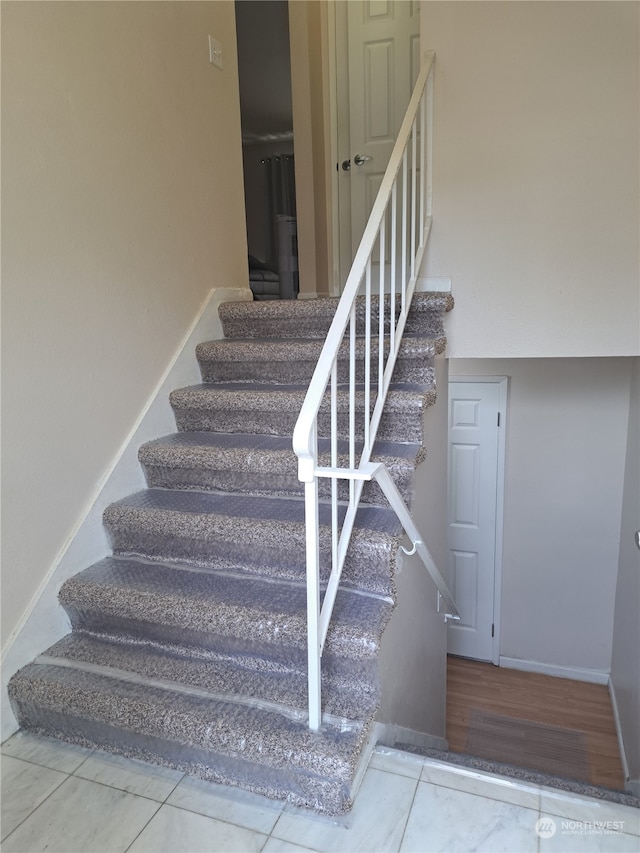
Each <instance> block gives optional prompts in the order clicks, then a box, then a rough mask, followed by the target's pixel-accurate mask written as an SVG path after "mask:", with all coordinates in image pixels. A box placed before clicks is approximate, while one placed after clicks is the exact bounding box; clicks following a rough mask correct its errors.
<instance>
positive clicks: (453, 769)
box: [420, 758, 540, 810]
mask: <svg viewBox="0 0 640 853" xmlns="http://www.w3.org/2000/svg"><path fill="white" fill-rule="evenodd" d="M420 778H421V781H422V782H431V783H432V784H433V785H442V786H443V787H445V788H452V789H453V790H456V791H465V792H466V793H467V794H477V795H478V796H481V797H489V798H490V799H492V800H499V801H500V802H503V803H511V805H514V806H522V807H523V808H526V809H536V810H537V809H539V808H540V787H539V786H538V785H530V784H527V783H523V782H518V780H516V779H508V778H507V777H505V776H497V775H495V774H492V773H482V772H479V771H477V770H473V769H471V768H469V767H459V766H458V765H456V764H447V762H445V761H437V760H435V759H434V760H432V759H428V758H427V759H426V760H425V762H424V768H423V770H422V776H421V777H420Z"/></svg>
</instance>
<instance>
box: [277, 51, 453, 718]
mask: <svg viewBox="0 0 640 853" xmlns="http://www.w3.org/2000/svg"><path fill="white" fill-rule="evenodd" d="M434 60H435V53H434V52H433V51H432V52H429V53H427V54H425V56H424V61H423V63H422V67H421V68H420V72H419V74H418V79H417V81H416V85H415V88H414V91H413V94H412V96H411V100H410V101H409V106H408V108H407V112H406V115H405V117H404V120H403V122H402V125H401V127H400V131H399V133H398V138H397V140H396V143H395V145H394V148H393V152H392V154H391V157H390V159H389V164H388V166H387V170H386V172H385V175H384V178H383V179H382V183H381V185H380V189H379V191H378V195H377V197H376V200H375V202H374V205H373V208H372V210H371V215H370V217H369V221H368V222H367V226H366V228H365V230H364V234H363V236H362V240H361V242H360V246H359V247H358V251H357V252H356V256H355V259H354V261H353V266H352V267H351V271H350V273H349V276H348V278H347V281H346V284H345V287H344V291H343V294H342V297H341V299H340V301H339V302H338V307H337V309H336V313H335V315H334V318H333V322H332V324H331V327H330V329H329V332H328V333H327V337H326V340H325V343H324V346H323V348H322V351H321V353H320V357H319V359H318V364H317V365H316V368H315V371H314V373H313V376H312V379H311V382H310V384H309V389H308V391H307V394H306V397H305V400H304V403H303V405H302V408H301V410H300V414H299V417H298V421H297V423H296V426H295V430H294V433H293V449H294V451H295V453H296V454H297V456H298V477H299V479H300V480H301V481H302V482H303V483H304V485H305V517H306V561H307V633H308V678H309V727H310V728H311V729H313V730H317V729H318V728H319V727H320V724H321V719H322V713H321V697H320V682H321V658H322V650H323V647H324V642H325V639H326V635H327V631H328V628H329V622H330V620H331V614H332V611H333V605H334V602H335V598H336V595H337V592H338V587H339V583H340V576H341V573H342V567H343V565H344V561H345V557H346V554H347V549H348V547H349V541H350V538H351V532H352V530H353V526H354V523H355V518H356V513H357V510H358V505H359V502H360V496H361V493H362V488H363V486H364V483H365V482H366V481H368V480H371V479H375V480H376V481H377V483H378V485H379V486H380V488H381V489H382V491H383V493H384V494H385V496H386V497H387V499H388V501H389V503H390V505H391V507H392V508H393V509H394V511H395V512H396V514H397V516H398V518H399V520H400V522H401V524H402V526H403V527H404V529H405V532H406V533H407V535H408V536H409V538H410V539H411V541H412V542H413V545H414V550H416V551H417V553H418V555H419V556H420V558H421V559H422V561H423V563H424V565H425V566H426V568H427V570H428V572H429V574H430V575H431V577H432V578H433V580H434V582H435V583H436V585H437V587H438V592H439V601H440V599H441V600H443V601H444V603H445V607H446V611H447V612H446V615H445V618H451V619H458V618H459V616H458V612H457V610H456V606H455V603H454V601H453V598H452V596H451V593H450V592H449V590H448V589H447V586H446V584H445V582H444V579H443V577H442V575H441V574H440V572H439V570H438V568H437V567H436V564H435V562H434V560H433V558H432V557H431V555H430V554H429V551H428V549H427V547H426V545H425V544H424V542H423V541H422V538H421V536H420V533H419V531H418V529H417V528H416V526H415V524H414V522H413V520H412V518H411V515H410V513H409V511H408V509H407V507H406V506H405V504H404V501H403V499H402V497H401V495H400V493H399V492H398V490H397V488H396V487H395V484H394V483H393V480H392V479H391V477H390V476H389V474H388V472H387V471H386V469H385V468H384V466H383V465H380V464H379V463H371V462H370V457H371V453H372V451H373V446H374V442H375V439H376V433H377V430H378V425H379V423H380V419H381V417H382V411H383V408H384V403H385V400H386V397H387V392H388V390H389V385H390V383H391V376H392V374H393V369H394V367H395V362H396V357H397V355H398V351H399V349H400V344H401V341H402V334H403V332H404V327H405V323H406V319H407V314H408V311H409V306H410V305H411V299H412V296H413V291H414V289H415V284H416V278H417V274H418V270H419V269H420V263H421V261H422V256H423V253H424V250H425V247H426V243H427V240H428V237H429V232H430V230H431V195H432V194H431V148H432V135H431V134H432V113H433V74H432V72H433V64H434ZM418 137H419V139H420V144H419V146H418ZM400 173H401V177H399V175H400ZM418 176H419V180H418ZM399 199H400V201H399ZM399 203H400V204H401V205H402V208H401V214H400V215H398V204H399ZM388 223H389V225H390V228H389V231H388V230H387V224H388ZM398 229H400V240H399V241H398V239H397V237H398V235H397V231H398ZM388 235H389V238H390V239H389V240H388V243H389V245H387V236H388ZM376 243H377V245H378V252H377V263H378V266H379V269H378V294H377V300H378V302H377V304H378V324H377V325H378V328H377V333H376V332H372V324H371V320H372V305H373V294H372V289H373V287H374V281H373V275H372V273H373V271H372V263H375V262H376V261H375V260H374V255H375V248H376ZM407 252H409V255H408V257H407ZM398 261H399V263H398ZM387 263H388V266H389V299H388V302H389V316H388V317H387V316H386V302H387V299H386V286H385V285H386V275H387ZM398 268H399V269H400V288H399V290H398V289H397V287H396V285H397V283H398V281H397V279H398ZM363 284H364V344H365V354H364V360H363V364H362V375H361V376H358V375H357V370H358V367H357V363H356V361H357V360H356V326H357V324H358V322H359V318H358V316H357V311H356V307H357V305H358V302H357V297H358V294H359V291H360V288H361V286H362V285H363ZM397 296H399V297H400V308H399V311H398V312H397V317H396V310H397V306H396V297H397ZM387 326H388V329H389V335H388V339H387V336H386V335H385V330H386V328H387ZM347 329H348V330H349V334H348V346H347V349H348V353H349V358H348V383H347V384H346V385H345V386H344V387H346V388H348V394H347V400H346V409H347V411H346V416H347V418H346V421H347V432H348V448H349V451H348V456H349V466H348V467H346V468H343V467H339V466H338V449H337V448H338V419H339V414H340V413H339V397H340V395H339V392H338V379H339V375H338V374H339V369H338V355H339V353H340V351H341V350H342V351H343V350H344V347H345V343H344V338H345V334H346V333H347ZM376 347H377V352H375V350H376ZM385 354H386V360H385ZM376 371H377V378H376V379H375V380H374V374H375V372H376ZM359 385H362V391H359V390H358V386H359ZM327 386H330V390H329V394H328V395H327ZM372 392H375V395H374V398H373V400H372ZM358 400H360V403H361V404H363V411H362V413H361V420H362V429H361V430H360V433H359V434H360V435H361V437H362V438H361V440H362V442H363V443H362V450H361V451H359V460H358V461H357V462H356V455H357V453H356V446H357V429H356V421H357V420H358V417H357V415H358V413H357V412H356V408H357V403H358ZM374 401H375V402H374ZM372 402H373V410H372V408H371V405H372ZM327 405H328V408H329V412H330V417H329V427H328V432H329V435H330V446H331V466H330V467H321V466H319V465H318V433H319V426H318V418H319V415H320V414H321V408H322V407H323V406H325V407H327ZM343 405H344V393H343ZM323 416H324V415H323ZM343 417H344V413H343ZM323 428H325V427H323ZM319 477H326V478H329V479H330V480H331V548H330V552H331V574H330V576H329V580H328V582H327V587H326V590H325V594H324V598H323V600H322V605H321V602H320V538H321V536H320V526H319V501H318V478H319ZM338 480H346V481H348V483H349V499H348V502H347V507H346V512H345V514H344V518H343V519H342V525H341V526H340V524H339V515H340V514H339V508H338V488H337V486H338ZM411 553H413V552H411Z"/></svg>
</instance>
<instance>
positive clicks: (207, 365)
mask: <svg viewBox="0 0 640 853" xmlns="http://www.w3.org/2000/svg"><path fill="white" fill-rule="evenodd" d="M429 361H430V360H426V359H415V358H411V359H399V360H398V361H397V362H396V366H395V370H394V372H393V380H394V382H415V383H421V384H427V383H433V381H434V369H433V367H432V366H431V365H430V363H429ZM316 364H317V361H300V360H296V359H295V358H292V359H289V360H288V361H277V362H274V361H270V362H259V361H217V362H203V361H201V362H200V372H201V374H202V381H203V382H264V383H278V384H281V385H287V384H294V383H300V384H302V383H305V384H306V383H309V382H310V381H311V377H312V376H313V372H314V370H315V369H316ZM370 378H371V381H372V382H377V381H378V363H377V361H376V362H375V363H374V364H373V365H372V369H371V377H370ZM364 380H365V369H364V364H363V362H361V361H358V362H356V382H364ZM338 382H339V383H343V384H344V383H348V382H349V363H348V361H346V362H345V361H342V362H340V363H339V364H338Z"/></svg>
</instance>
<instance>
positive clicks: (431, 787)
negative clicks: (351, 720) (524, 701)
mask: <svg viewBox="0 0 640 853" xmlns="http://www.w3.org/2000/svg"><path fill="white" fill-rule="evenodd" d="M1 826H2V850H3V851H4V853H11V851H29V853H35V851H44V850H47V851H53V852H54V853H55V851H60V853H75V851H78V853H94V851H95V853H99V852H100V853H115V852H116V851H131V853H142V851H148V853H161V851H167V853H198V851H220V853H245V852H246V853H249V851H256V853H258V851H264V853H289V851H296V850H298V851H305V850H315V851H340V853H351V851H365V853H373V851H383V853H396V851H402V853H405V851H406V853H409V851H416V853H430V851H446V853H453V851H471V850H479V851H480V850H486V851H491V853H497V851H509V853H520V851H522V853H524V852H525V851H527V853H528V851H536V853H547V851H549V853H551V851H574V850H575V851H580V853H589V851H606V853H616V851H634V853H640V811H638V810H637V809H632V808H629V807H625V806H620V805H616V804H613V803H606V802H601V801H598V800H591V799H588V798H585V797H578V796H575V795H568V794H565V793H563V792H560V791H553V790H550V789H543V788H540V787H537V786H532V785H524V784H520V783H515V782H513V781H512V780H507V779H503V778H501V777H498V776H491V775H489V774H482V773H478V772H476V771H470V770H468V769H466V768H461V767H453V766H450V765H447V764H444V763H442V762H439V761H432V760H430V759H424V758H420V757H418V756H414V755H409V754H407V753H402V752H396V751H394V750H390V749H387V748H385V747H378V749H377V750H376V751H375V752H374V754H373V756H372V758H371V762H370V764H369V767H368V769H367V772H366V774H365V776H364V780H363V783H362V787H361V788H360V791H359V793H358V796H357V798H356V802H355V805H354V807H353V810H352V812H351V813H350V814H349V815H348V816H346V817H345V818H342V819H340V820H331V819H328V818H322V817H318V816H315V815H313V814H309V813H306V812H302V811H301V810H299V809H294V808H291V807H289V806H283V805H282V804H280V803H275V802H272V801H270V800H265V799H262V798H261V797H257V796H254V795H251V794H247V793H246V792H242V791H231V792H230V791H228V790H227V789H224V788H221V787H220V786H217V785H213V784H211V783H207V782H202V781H200V780H198V779H193V778H191V777H188V776H183V775H182V774H181V773H179V772H176V771H173V770H166V769H164V768H159V767H153V766H151V765H146V764H143V763H141V762H137V761H130V760H128V759H123V758H120V757H116V756H112V755H108V754H106V753H102V752H98V751H91V750H88V749H82V748H79V747H74V746H70V745H67V744H64V743H60V742H58V741H55V740H51V739H48V738H39V737H36V736H34V735H29V734H23V733H18V734H17V735H14V737H12V738H11V739H10V740H8V741H7V742H6V743H4V744H3V746H2V824H1Z"/></svg>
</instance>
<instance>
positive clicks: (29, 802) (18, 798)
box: [1, 755, 67, 839]
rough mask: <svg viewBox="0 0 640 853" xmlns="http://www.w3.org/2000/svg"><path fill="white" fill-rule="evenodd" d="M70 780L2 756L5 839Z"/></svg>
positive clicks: (3, 828)
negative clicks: (66, 780)
mask: <svg viewBox="0 0 640 853" xmlns="http://www.w3.org/2000/svg"><path fill="white" fill-rule="evenodd" d="M66 778H67V775H66V774H65V773H60V772H59V771H57V770H51V769H49V768H47V767H40V766H38V765H37V764H31V763H29V762H27V761H21V760H20V759H18V758H12V757H11V756H9V755H3V756H2V785H1V788H2V824H1V825H2V838H3V839H4V838H6V837H7V835H9V834H10V833H11V832H13V830H14V829H15V828H16V827H17V826H19V825H20V824H21V823H22V821H23V820H24V819H25V818H27V817H28V816H29V814H31V812H32V811H33V810H34V809H35V808H37V807H38V806H39V805H40V803H42V802H43V801H44V800H46V798H47V797H48V796H49V795H50V794H52V793H53V792H54V791H55V790H56V788H58V787H59V786H60V785H62V783H63V782H64V780H65V779H66Z"/></svg>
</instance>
